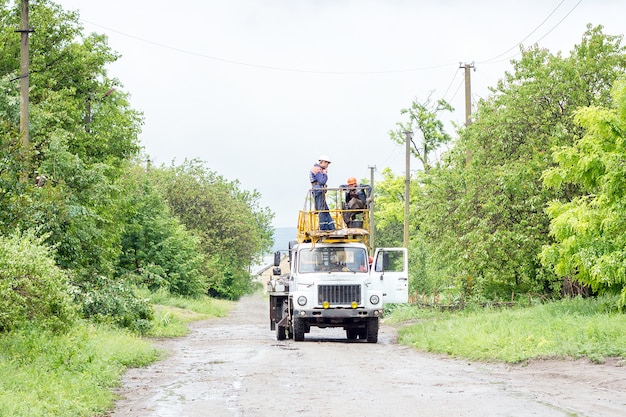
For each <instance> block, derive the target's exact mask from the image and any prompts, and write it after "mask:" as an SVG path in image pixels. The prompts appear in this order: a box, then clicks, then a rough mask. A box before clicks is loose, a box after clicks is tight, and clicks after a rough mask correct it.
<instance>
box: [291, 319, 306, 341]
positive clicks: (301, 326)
mask: <svg viewBox="0 0 626 417" xmlns="http://www.w3.org/2000/svg"><path fill="white" fill-rule="evenodd" d="M304 333H306V323H305V322H304V320H302V319H301V318H299V317H296V318H294V319H293V340H295V341H296V342H302V341H303V340H304Z"/></svg>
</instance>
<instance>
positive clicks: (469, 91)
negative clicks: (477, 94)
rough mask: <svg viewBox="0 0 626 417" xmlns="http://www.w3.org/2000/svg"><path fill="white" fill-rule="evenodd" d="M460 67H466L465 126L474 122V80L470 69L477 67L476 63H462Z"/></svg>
mask: <svg viewBox="0 0 626 417" xmlns="http://www.w3.org/2000/svg"><path fill="white" fill-rule="evenodd" d="M459 68H464V69H465V126H469V125H471V124H472V118H471V116H472V80H471V77H470V69H472V68H473V69H474V71H476V68H475V67H474V63H473V62H472V63H471V64H460V63H459Z"/></svg>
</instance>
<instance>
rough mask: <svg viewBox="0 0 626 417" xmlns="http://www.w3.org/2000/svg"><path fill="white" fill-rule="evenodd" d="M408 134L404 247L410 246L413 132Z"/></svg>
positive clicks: (406, 134)
mask: <svg viewBox="0 0 626 417" xmlns="http://www.w3.org/2000/svg"><path fill="white" fill-rule="evenodd" d="M404 134H405V136H406V150H405V152H406V155H405V157H406V163H405V165H406V174H405V178H404V247H405V248H408V247H409V202H410V200H411V158H410V156H411V138H412V137H413V132H411V131H407V132H404Z"/></svg>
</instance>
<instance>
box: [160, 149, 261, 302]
mask: <svg viewBox="0 0 626 417" xmlns="http://www.w3.org/2000/svg"><path fill="white" fill-rule="evenodd" d="M153 178H154V183H155V185H156V186H157V187H158V188H159V189H160V190H161V192H162V194H163V195H164V197H165V199H166V200H167V202H168V205H169V206H170V208H171V210H172V213H173V214H174V215H176V216H177V217H178V218H179V219H180V220H181V222H182V223H183V224H184V225H185V227H186V228H187V229H188V230H190V231H192V232H193V233H194V235H196V236H198V237H199V238H200V246H201V248H202V252H203V254H204V255H205V256H206V260H207V262H206V263H205V270H204V271H203V272H204V273H205V274H206V275H207V276H208V277H209V287H210V288H209V293H210V294H211V295H215V296H220V297H226V298H230V299H236V298H239V297H240V296H241V295H243V294H245V293H246V292H248V291H249V290H250V285H251V277H250V273H249V268H250V266H251V265H252V263H253V262H255V261H257V260H258V259H259V258H260V257H261V256H262V255H263V254H266V253H268V252H269V251H270V249H271V246H272V234H273V230H272V228H271V220H272V217H273V215H272V213H271V212H270V211H269V210H268V209H267V208H262V207H260V205H259V198H260V196H259V194H258V193H257V192H252V193H250V192H247V191H243V190H241V189H240V185H239V183H238V182H237V181H234V182H229V181H226V180H225V179H224V178H223V177H221V176H219V175H218V174H216V173H215V172H213V171H210V170H208V169H207V168H206V167H205V166H204V164H203V163H202V162H200V161H198V160H193V161H185V162H184V163H183V164H181V165H179V166H171V167H169V168H161V169H159V170H154V171H153Z"/></svg>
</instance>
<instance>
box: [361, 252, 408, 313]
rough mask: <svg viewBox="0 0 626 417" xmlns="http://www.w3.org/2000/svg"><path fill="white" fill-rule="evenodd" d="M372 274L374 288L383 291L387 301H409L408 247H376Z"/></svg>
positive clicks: (384, 298)
mask: <svg viewBox="0 0 626 417" xmlns="http://www.w3.org/2000/svg"><path fill="white" fill-rule="evenodd" d="M370 274H371V276H372V283H373V285H374V288H376V289H377V290H380V291H382V292H383V301H384V302H385V303H406V302H408V301H409V256H408V251H407V249H406V248H380V249H376V252H375V254H374V262H373V264H372V270H371V271H370Z"/></svg>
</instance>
